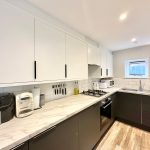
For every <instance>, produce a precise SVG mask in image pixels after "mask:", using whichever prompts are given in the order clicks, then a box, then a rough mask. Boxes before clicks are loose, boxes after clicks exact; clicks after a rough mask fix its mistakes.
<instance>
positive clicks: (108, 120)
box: [100, 96, 113, 135]
mask: <svg viewBox="0 0 150 150" xmlns="http://www.w3.org/2000/svg"><path fill="white" fill-rule="evenodd" d="M112 123H113V118H112V97H111V96H110V97H108V98H106V99H104V100H102V101H101V104H100V129H101V135H103V134H104V133H105V132H106V131H107V129H108V128H109V127H110V126H111V124H112Z"/></svg>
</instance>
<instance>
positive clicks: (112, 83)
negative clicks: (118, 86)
mask: <svg viewBox="0 0 150 150" xmlns="http://www.w3.org/2000/svg"><path fill="white" fill-rule="evenodd" d="M101 83H106V85H107V88H110V87H113V86H114V84H115V83H114V80H106V79H103V80H101Z"/></svg>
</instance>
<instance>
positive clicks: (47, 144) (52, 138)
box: [29, 103, 100, 150]
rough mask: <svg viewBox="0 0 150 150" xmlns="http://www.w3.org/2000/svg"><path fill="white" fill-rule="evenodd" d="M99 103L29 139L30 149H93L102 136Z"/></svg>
mask: <svg viewBox="0 0 150 150" xmlns="http://www.w3.org/2000/svg"><path fill="white" fill-rule="evenodd" d="M99 135H100V110H99V103H98V104H96V105H94V106H91V107H89V108H88V109H86V110H84V111H82V112H81V113H79V114H77V115H76V116H73V117H72V118H70V119H68V120H66V121H64V122H62V123H60V124H58V125H57V126H56V127H53V128H51V129H49V130H47V131H45V132H43V133H41V134H39V135H37V136H35V137H34V138H32V139H30V140H29V150H91V149H92V148H93V147H94V146H95V144H96V143H97V142H98V140H99V138H100V136H99Z"/></svg>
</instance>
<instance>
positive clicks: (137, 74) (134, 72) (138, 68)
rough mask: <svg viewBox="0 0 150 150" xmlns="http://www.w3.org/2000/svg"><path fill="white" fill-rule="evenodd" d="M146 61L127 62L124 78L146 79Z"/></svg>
mask: <svg viewBox="0 0 150 150" xmlns="http://www.w3.org/2000/svg"><path fill="white" fill-rule="evenodd" d="M148 68H149V66H148V59H141V60H128V61H126V62H125V77H126V78H148Z"/></svg>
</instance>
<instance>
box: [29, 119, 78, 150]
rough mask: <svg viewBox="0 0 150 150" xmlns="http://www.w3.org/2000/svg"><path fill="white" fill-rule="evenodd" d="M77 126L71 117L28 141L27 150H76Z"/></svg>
mask: <svg viewBox="0 0 150 150" xmlns="http://www.w3.org/2000/svg"><path fill="white" fill-rule="evenodd" d="M77 136H78V126H77V121H76V117H73V118H71V119H69V120H67V121H65V122H63V123H61V124H60V125H58V126H57V127H54V128H52V129H49V131H48V130H47V131H45V132H44V133H42V134H40V135H38V136H36V137H34V138H32V139H31V140H30V141H29V150H78V138H77Z"/></svg>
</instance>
